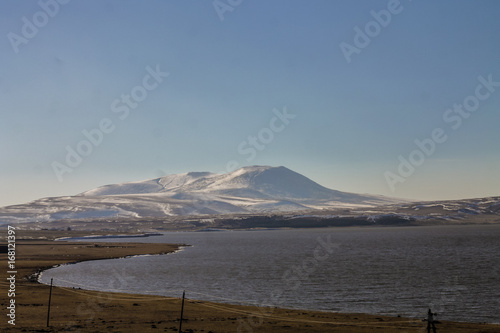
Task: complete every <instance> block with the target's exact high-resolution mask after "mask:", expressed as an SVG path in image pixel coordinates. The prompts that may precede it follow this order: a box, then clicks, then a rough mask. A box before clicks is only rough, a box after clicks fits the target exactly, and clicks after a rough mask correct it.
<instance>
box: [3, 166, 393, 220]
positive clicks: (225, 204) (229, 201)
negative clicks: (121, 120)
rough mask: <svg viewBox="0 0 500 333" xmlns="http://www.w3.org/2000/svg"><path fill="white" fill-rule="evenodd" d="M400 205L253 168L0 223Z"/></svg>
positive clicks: (170, 180)
mask: <svg viewBox="0 0 500 333" xmlns="http://www.w3.org/2000/svg"><path fill="white" fill-rule="evenodd" d="M396 202H398V200H396V199H392V198H387V197H383V196H374V195H360V194H354V193H346V192H340V191H335V190H331V189H328V188H326V187H323V186H321V185H319V184H317V183H315V182H314V181H312V180H310V179H309V178H307V177H305V176H303V175H301V174H299V173H296V172H294V171H292V170H290V169H287V168H285V167H282V166H281V167H269V166H251V167H243V168H241V169H238V170H236V171H233V172H229V173H226V174H215V173H210V172H189V173H184V174H175V175H168V176H165V177H161V178H156V179H150V180H145V181H138V182H128V183H122V184H113V185H106V186H101V187H98V188H96V189H92V190H89V191H86V192H83V193H81V194H78V195H75V196H68V197H55V198H44V199H39V200H36V201H33V202H30V203H28V204H24V205H16V206H9V207H4V208H0V222H14V221H20V222H26V221H28V220H29V221H51V220H61V219H85V218H114V217H134V218H146V217H162V216H183V215H200V214H232V213H264V212H292V211H300V210H310V209H324V208H338V207H353V208H354V207H356V208H361V207H367V208H368V207H374V206H378V205H382V204H390V203H396Z"/></svg>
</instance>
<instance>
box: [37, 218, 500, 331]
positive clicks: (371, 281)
mask: <svg viewBox="0 0 500 333" xmlns="http://www.w3.org/2000/svg"><path fill="white" fill-rule="evenodd" d="M92 241H97V240H92ZM99 241H106V242H123V241H131V242H155V243H157V242H165V243H178V244H179V243H180V244H189V245H191V246H188V247H184V248H182V250H181V251H179V252H176V253H173V254H168V255H160V256H138V257H131V258H125V259H112V260H100V261H93V262H83V263H78V264H75V265H64V266H61V267H57V268H54V269H50V270H48V271H45V272H44V273H43V274H42V276H41V278H40V280H41V282H42V283H50V278H54V285H59V286H70V287H80V288H85V289H95V290H108V291H123V292H129V293H142V294H157V295H165V296H175V297H180V296H181V295H182V291H183V290H186V297H187V298H190V299H199V300H207V301H217V302H226V303H233V304H252V305H268V306H278V307H285V308H300V309H310V310H325V311H335V312H349V313H358V312H361V313H371V314H383V315H392V316H396V315H401V316H407V317H416V318H425V314H426V312H427V309H428V308H431V309H432V310H433V312H437V313H438V317H437V318H438V319H440V320H456V321H473V322H489V323H500V256H499V254H500V225H491V226H487V225H479V226H478V225H475V226H432V227H422V226H420V227H362V228H326V229H286V230H285V229H281V230H253V231H220V232H217V231H216V232H169V233H165V234H163V235H162V236H154V237H148V238H130V239H127V238H119V239H102V240H99Z"/></svg>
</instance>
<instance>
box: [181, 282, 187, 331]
mask: <svg viewBox="0 0 500 333" xmlns="http://www.w3.org/2000/svg"><path fill="white" fill-rule="evenodd" d="M185 295H186V291H185V290H184V291H183V292H182V305H181V321H180V322H179V333H181V332H182V316H183V315H184V297H185Z"/></svg>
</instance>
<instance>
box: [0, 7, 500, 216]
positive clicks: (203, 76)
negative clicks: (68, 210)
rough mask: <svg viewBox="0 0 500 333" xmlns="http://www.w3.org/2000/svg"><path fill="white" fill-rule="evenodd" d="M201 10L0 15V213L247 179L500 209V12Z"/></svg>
mask: <svg viewBox="0 0 500 333" xmlns="http://www.w3.org/2000/svg"><path fill="white" fill-rule="evenodd" d="M44 4H45V5H44ZM215 4H216V5H217V6H214V2H212V1H142V2H139V1H104V0H99V1H98V0H86V1H82V0H72V1H67V0H65V1H63V0H60V2H56V0H41V1H38V2H37V1H2V2H0V17H1V21H0V22H1V24H0V31H1V35H2V39H1V42H0V49H1V52H0V61H1V63H2V66H1V67H0V96H1V101H2V103H1V104H0V107H1V113H0V114H1V118H0V119H1V121H0V141H1V142H2V143H1V145H0V188H1V191H0V206H4V205H9V204H16V203H24V202H27V201H30V200H34V199H37V198H41V197H47V196H62V195H72V194H76V193H80V192H83V191H85V190H88V189H91V188H94V187H97V186H100V185H104V184H110V183H117V182H125V181H134V180H142V179H148V178H155V177H160V176H162V175H165V174H172V173H182V172H187V171H212V172H225V171H227V170H230V169H232V168H234V167H236V166H245V165H256V164H257V165H273V166H279V165H284V166H287V167H288V168H290V169H292V170H295V171H297V172H299V173H302V174H304V175H305V176H307V177H309V178H311V179H313V180H315V181H317V182H319V183H320V184H322V185H324V186H327V187H330V188H333V189H337V190H342V191H349V192H359V193H373V194H383V195H389V196H395V197H405V198H413V199H427V200H434V199H458V198H467V197H482V196H490V195H499V194H500V192H499V189H500V155H499V142H500V131H498V124H499V121H500V113H499V112H498V109H499V106H500V87H497V86H496V85H495V82H500V62H499V61H498V56H499V53H500V52H499V51H500V38H498V35H499V33H500V22H499V21H498V13H499V12H500V3H499V2H497V1H493V0H492V1H456V0H454V1H451V0H449V1H439V2H435V1H410V0H401V1H400V2H398V1H396V0H391V1H329V0H324V1H320V0H317V1H306V0H301V1H298V0H281V1H280V0H274V1H264V0H253V1H250V0H241V1H240V0H231V1H229V0H220V1H219V2H215ZM43 7H45V11H44V9H43ZM216 7H217V8H216ZM218 11H219V12H218ZM372 11H373V12H374V13H376V14H375V15H374V14H373V13H372ZM387 13H388V14H389V15H390V19H389V18H388V16H387ZM384 15H385V16H384ZM376 16H378V17H379V20H381V21H380V22H379V21H377V20H376V18H375V17H376ZM356 27H358V28H359V30H361V31H362V34H364V36H360V35H358V36H357V37H356V34H357V32H356V31H359V30H356V29H355V28H356ZM30 28H31V30H30ZM33 28H34V29H33ZM366 29H368V30H366ZM370 29H372V30H370ZM370 35H371V36H370ZM367 39H369V42H367ZM356 41H357V42H358V44H356ZM342 43H344V44H342ZM347 44H349V45H350V46H351V47H353V48H356V50H357V51H356V52H354V53H351V54H349V55H348V56H347V57H346V55H345V51H343V49H342V48H341V45H347ZM356 45H357V46H356ZM350 50H352V48H351V49H350ZM348 60H349V61H348ZM155 71H156V72H157V73H158V72H159V73H161V74H157V75H156V76H157V77H158V75H160V76H159V78H158V80H156V81H155V79H154V77H153V76H151V72H155ZM165 73H168V76H167V74H165ZM148 75H149V76H148ZM147 76H148V77H147ZM478 77H482V78H483V79H484V80H486V81H484V80H483V81H481V80H479V79H478ZM144 80H146V85H147V86H148V87H149V88H148V89H146V88H144V87H145V85H144ZM488 80H489V81H490V84H489V86H488V87H486V86H484V84H483V85H482V86H481V87H479V88H478V89H479V93H480V96H482V97H481V99H479V98H477V97H475V96H476V95H475V94H476V90H477V89H476V88H477V87H478V85H481V84H482V83H481V82H487V81H488ZM491 82H493V83H491ZM488 89H490V90H488ZM132 93H134V94H135V95H134V94H132ZM126 95H128V96H129V97H128V98H131V97H130V96H132V98H136V99H135V100H134V99H132V100H131V101H130V102H129V103H132V104H126V102H125V101H124V100H123V98H124V97H123V96H125V98H126ZM133 96H135V97H133ZM466 101H467V103H471V104H469V108H472V109H473V110H474V111H470V112H468V111H466V112H464V113H462V114H466V116H462V115H461V114H459V113H457V112H455V111H453V110H452V111H450V112H452V113H447V110H448V109H450V108H451V109H453V106H454V104H463V103H466ZM114 102H115V104H114V107H113V103H114ZM474 103H476V104H474ZM127 105H129V106H127ZM130 105H133V106H134V107H131V106H130ZM119 107H122V109H121V110H122V111H119V110H120V109H118V108H119ZM124 108H125V109H127V108H128V110H127V112H128V113H127V116H126V117H124V115H125V111H124ZM273 110H274V111H273ZM277 114H281V115H282V117H283V114H285V115H286V114H288V118H286V117H285V119H284V120H281V119H279V117H278V116H277ZM120 116H122V118H124V119H120ZM452 117H454V118H452ZM457 117H460V120H457ZM274 118H276V119H274ZM445 118H446V119H445ZM273 119H274V120H273ZM102 121H104V125H105V126H104V129H105V130H107V132H108V133H104V132H102V131H101V129H99V126H100V124H101V122H102ZM459 121H460V124H458V122H459ZM271 123H272V124H273V126H271ZM458 125H459V126H458ZM454 127H457V128H454ZM94 129H99V131H101V132H102V138H101V137H100V136H99V135H98V134H95V133H97V132H95V131H93V130H94ZM435 129H441V130H442V133H441V134H442V135H441V136H440V137H436V138H434V139H433V138H432V132H433V131H434V130H435ZM83 131H87V132H88V133H94V134H95V136H94V141H95V143H97V144H92V143H91V142H90V139H88V138H86V136H85V135H84V134H83ZM443 136H445V137H446V139H445V140H443ZM249 137H254V138H255V140H257V141H255V140H254V141H253V143H252V140H251V139H250V138H249ZM429 138H430V139H429ZM435 139H438V140H437V141H439V142H437V141H436V140H435ZM85 140H86V141H87V143H82V141H85ZM415 140H420V142H427V143H428V146H424V148H425V147H427V152H426V151H425V149H424V148H419V146H417V145H416V143H415ZM425 140H433V144H432V143H429V141H425ZM89 142H90V143H89ZM89 145H90V146H89ZM432 145H434V146H433V147H432ZM68 147H69V149H70V150H71V149H72V150H74V151H75V152H76V153H77V154H79V153H78V147H79V149H80V152H82V154H81V156H80V160H79V161H77V162H79V163H76V162H75V160H73V162H74V163H73V166H70V165H69V164H68V163H67V161H66V158H67V155H68ZM431 148H432V149H431ZM416 150H420V152H415V151H416ZM251 151H253V153H251ZM83 153H85V154H87V156H83ZM401 158H402V159H403V160H405V161H406V162H402V160H401ZM228 163H229V165H228ZM402 163H403V164H404V163H409V165H410V166H409V169H408V165H406V167H407V169H405V166H401V164H402ZM55 165H56V166H57V167H55ZM56 170H59V171H56ZM69 170H71V172H69Z"/></svg>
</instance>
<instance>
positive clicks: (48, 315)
mask: <svg viewBox="0 0 500 333" xmlns="http://www.w3.org/2000/svg"><path fill="white" fill-rule="evenodd" d="M53 280H54V278H50V291H49V309H48V310H47V327H49V321H50V300H51V299H52V281H53Z"/></svg>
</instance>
